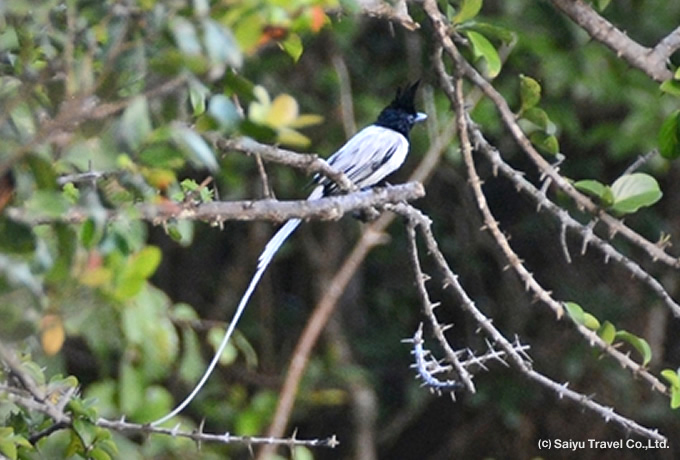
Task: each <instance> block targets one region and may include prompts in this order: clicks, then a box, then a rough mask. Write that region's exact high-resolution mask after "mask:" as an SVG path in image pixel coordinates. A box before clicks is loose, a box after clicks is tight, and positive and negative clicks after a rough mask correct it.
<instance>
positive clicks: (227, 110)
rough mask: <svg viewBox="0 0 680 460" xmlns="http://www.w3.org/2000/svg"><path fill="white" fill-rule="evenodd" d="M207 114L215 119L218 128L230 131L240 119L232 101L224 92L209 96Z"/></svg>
mask: <svg viewBox="0 0 680 460" xmlns="http://www.w3.org/2000/svg"><path fill="white" fill-rule="evenodd" d="M208 114H209V115H210V116H211V117H212V118H213V120H215V121H216V122H217V123H218V124H219V126H220V129H222V130H223V131H231V130H233V129H235V128H236V126H237V125H238V123H239V122H240V121H241V116H240V115H239V113H238V110H237V109H236V106H235V105H234V103H233V102H232V101H231V99H229V98H228V97H227V96H225V95H224V94H216V95H214V96H213V97H211V98H210V103H209V105H208Z"/></svg>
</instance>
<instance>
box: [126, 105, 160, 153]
mask: <svg viewBox="0 0 680 460" xmlns="http://www.w3.org/2000/svg"><path fill="white" fill-rule="evenodd" d="M119 129H120V134H121V136H122V138H123V139H124V140H125V142H126V143H127V145H128V147H130V149H131V150H133V151H137V150H139V148H140V147H141V146H142V144H143V143H144V141H145V140H146V138H147V136H148V135H149V133H150V132H151V131H152V129H153V127H152V126H151V115H150V113H149V104H148V102H147V100H146V98H145V97H142V96H137V97H135V98H134V99H132V102H131V103H130V105H128V106H127V107H126V108H125V111H124V112H123V115H122V116H121V117H120V128H119Z"/></svg>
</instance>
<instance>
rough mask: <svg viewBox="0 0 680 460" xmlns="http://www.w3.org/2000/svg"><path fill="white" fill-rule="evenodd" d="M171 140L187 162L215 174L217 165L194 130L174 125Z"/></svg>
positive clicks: (205, 144)
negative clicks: (185, 156) (183, 154)
mask: <svg viewBox="0 0 680 460" xmlns="http://www.w3.org/2000/svg"><path fill="white" fill-rule="evenodd" d="M174 128H175V131H174V132H173V138H174V140H175V142H176V143H177V144H178V145H179V147H180V148H182V150H183V151H184V152H185V153H186V154H187V158H188V159H189V161H191V162H192V163H194V165H196V166H198V167H200V166H205V167H206V168H208V169H209V170H210V171H212V172H217V170H218V169H219V165H218V164H217V160H216V159H215V154H214V153H213V151H212V149H211V148H210V146H209V145H208V144H207V143H206V142H205V140H204V139H203V138H202V137H201V136H199V135H198V134H197V133H196V132H195V131H194V130H192V129H190V128H187V127H186V126H183V125H180V124H175V125H174Z"/></svg>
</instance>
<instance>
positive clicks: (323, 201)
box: [7, 182, 425, 225]
mask: <svg viewBox="0 0 680 460" xmlns="http://www.w3.org/2000/svg"><path fill="white" fill-rule="evenodd" d="M423 196H425V189H424V188H423V186H422V184H420V183H419V182H409V183H406V184H402V185H395V186H389V187H376V188H373V189H370V190H362V191H359V192H354V193H350V194H349V195H337V196H331V197H326V198H320V199H318V200H297V201H277V200H256V201H250V200H247V201H215V202H211V203H201V204H192V203H177V202H172V201H166V202H163V203H160V204H149V203H144V204H139V205H136V206H133V207H132V209H127V210H115V211H114V210H110V211H108V212H107V219H108V220H115V219H119V218H121V217H123V216H126V217H130V216H131V215H132V216H134V215H135V213H136V214H137V215H138V216H139V218H140V219H142V220H147V221H150V222H153V223H154V224H160V223H163V222H167V221H169V220H172V219H177V220H183V219H186V220H199V221H204V222H224V221H227V220H238V221H252V220H271V221H276V222H282V221H284V220H287V219H291V218H294V217H297V218H302V219H311V218H315V219H320V220H336V219H339V218H340V217H342V216H343V215H345V214H346V213H348V212H352V211H357V210H359V209H365V208H370V207H380V206H382V205H384V204H386V203H397V202H400V201H411V200H415V199H418V198H421V197H423ZM90 214H91V213H90V210H88V209H87V208H82V207H75V208H72V209H70V210H69V211H68V212H66V213H65V214H63V215H60V216H37V215H33V214H31V213H29V212H28V211H26V210H24V209H21V208H9V209H7V215H8V216H9V217H10V218H12V219H14V220H16V221H19V222H24V223H26V224H29V225H42V224H50V223H54V222H65V223H71V224H75V223H80V222H84V221H85V220H87V219H88V218H89V217H90Z"/></svg>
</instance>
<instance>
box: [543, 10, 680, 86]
mask: <svg viewBox="0 0 680 460" xmlns="http://www.w3.org/2000/svg"><path fill="white" fill-rule="evenodd" d="M551 2H552V4H553V5H555V7H556V8H557V9H559V10H560V11H562V12H563V13H564V14H566V15H567V16H569V17H570V18H571V20H572V21H574V22H575V23H576V24H578V25H579V26H580V27H581V28H582V29H583V30H585V31H586V32H588V34H589V35H590V36H591V37H592V38H593V39H595V40H597V41H599V42H601V43H603V44H604V45H606V46H608V47H609V48H611V50H612V51H614V52H615V53H616V55H617V56H619V57H621V58H623V59H624V60H625V61H626V62H628V63H629V64H630V65H632V66H633V67H635V68H637V69H639V70H642V71H643V72H644V73H646V74H647V75H648V76H649V77H650V78H652V79H654V80H656V81H658V82H662V81H665V80H668V79H670V78H672V77H673V74H672V73H671V71H670V70H669V69H668V58H669V57H670V55H671V54H672V53H673V51H674V50H675V49H677V47H678V46H680V43H679V41H680V37H679V36H678V35H680V31H678V29H676V30H675V31H674V32H673V33H671V34H670V35H669V36H667V37H666V38H665V39H664V40H662V41H661V42H660V43H659V44H658V45H657V47H656V48H654V49H651V48H647V47H645V46H642V45H640V44H639V43H637V42H636V41H635V40H633V39H632V38H630V37H629V36H628V35H626V33H625V32H623V31H621V30H619V29H618V28H616V26H614V25H613V24H612V23H611V22H609V21H607V20H606V19H605V18H603V17H602V16H600V15H599V14H598V13H597V11H595V10H594V9H593V8H592V7H591V6H590V5H589V4H587V3H586V2H584V1H583V0H551Z"/></svg>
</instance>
